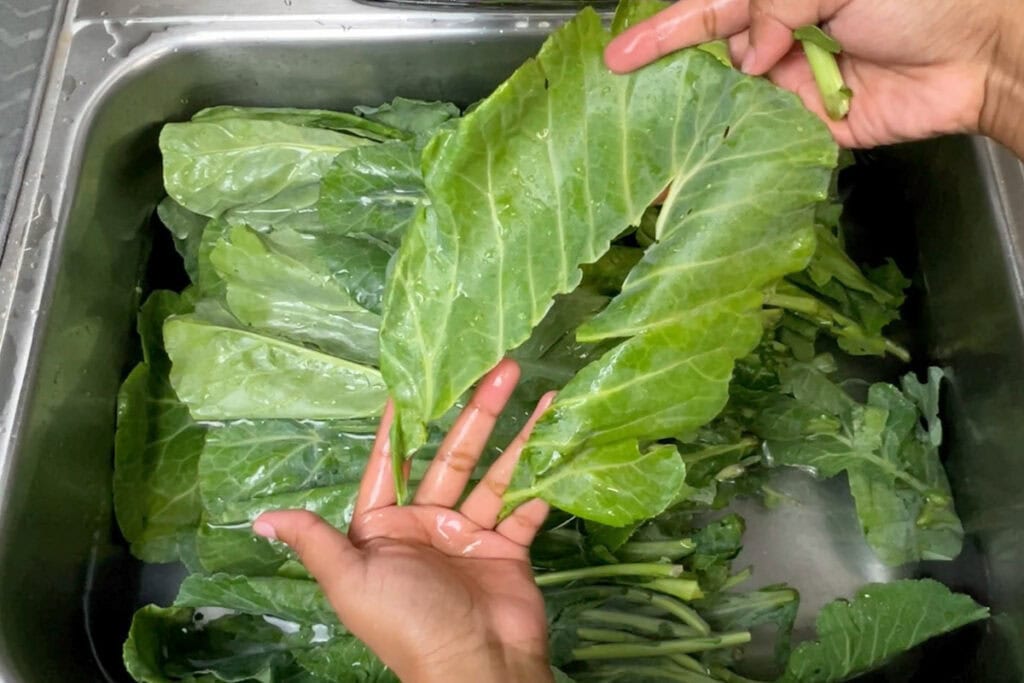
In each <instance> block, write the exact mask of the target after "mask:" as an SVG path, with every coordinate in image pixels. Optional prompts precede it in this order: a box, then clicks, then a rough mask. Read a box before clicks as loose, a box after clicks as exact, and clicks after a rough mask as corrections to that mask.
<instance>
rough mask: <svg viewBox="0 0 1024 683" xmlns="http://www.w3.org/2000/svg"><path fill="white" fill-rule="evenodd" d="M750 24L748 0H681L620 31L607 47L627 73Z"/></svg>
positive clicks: (613, 64)
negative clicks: (669, 54)
mask: <svg viewBox="0 0 1024 683" xmlns="http://www.w3.org/2000/svg"><path fill="white" fill-rule="evenodd" d="M749 25H750V10H749V2H748V0H680V1H679V2H677V3H676V4H674V5H672V6H671V7H669V8H667V9H665V10H663V11H661V12H659V13H658V14H656V15H655V16H653V17H651V18H650V19H648V20H646V21H642V22H640V23H639V24H637V25H636V26H633V27H631V28H629V29H628V30H626V31H623V32H622V33H621V34H619V35H618V36H617V37H616V38H615V39H614V40H612V42H611V43H609V44H608V47H607V48H606V49H605V53H604V61H605V64H606V65H607V66H608V68H609V69H611V70H612V71H614V72H615V73H627V72H630V71H633V70H635V69H639V68H640V67H642V66H644V65H646V64H650V63H651V62H653V61H654V60H656V59H658V58H659V57H663V56H664V55H667V54H668V53H670V52H675V51H676V50H679V49H681V48H684V47H689V46H691V45H696V44H698V43H705V42H707V41H709V40H716V39H718V38H728V37H729V36H731V35H733V34H734V33H737V32H739V31H742V30H743V29H745V28H747V26H749Z"/></svg>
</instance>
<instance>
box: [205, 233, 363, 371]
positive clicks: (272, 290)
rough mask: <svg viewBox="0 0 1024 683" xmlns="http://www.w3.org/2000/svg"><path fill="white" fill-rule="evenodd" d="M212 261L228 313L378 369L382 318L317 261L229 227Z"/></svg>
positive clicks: (289, 337)
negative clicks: (320, 269)
mask: <svg viewBox="0 0 1024 683" xmlns="http://www.w3.org/2000/svg"><path fill="white" fill-rule="evenodd" d="M299 239H301V237H299ZM209 258H210V262H211V264H212V265H213V267H214V268H215V269H216V271H217V273H218V275H219V276H220V278H221V279H222V280H223V282H224V286H225V289H226V294H225V300H226V303H227V307H228V309H229V310H230V311H231V312H232V313H233V314H234V315H235V317H236V318H238V320H239V321H241V322H242V323H243V324H245V325H247V326H249V327H251V328H253V329H255V330H256V331H259V332H265V333H269V334H273V335H275V336H278V337H282V338H284V339H289V340H292V341H296V342H306V343H310V344H313V345H315V346H317V347H318V348H320V349H321V350H323V351H325V352H327V353H330V354H332V355H336V356H340V357H342V358H347V359H349V360H353V361H356V362H359V363H367V364H371V365H373V364H376V362H377V358H378V355H379V352H378V341H377V337H378V332H379V329H380V317H379V316H378V315H377V314H376V313H371V312H370V311H368V310H366V309H365V308H363V307H362V306H361V305H359V303H358V302H356V300H355V299H354V298H353V297H352V296H351V295H350V294H349V292H348V291H347V290H346V289H345V288H344V287H342V285H341V284H340V283H338V282H337V281H336V280H335V279H334V278H332V277H331V276H330V274H325V273H322V272H317V271H316V270H314V268H315V266H316V262H315V261H309V260H303V261H299V260H296V259H292V258H290V257H289V256H288V255H286V254H285V253H283V252H282V250H280V249H278V248H275V245H274V243H273V242H271V241H269V240H266V239H264V238H262V237H261V236H260V235H259V234H257V233H256V232H254V231H252V230H250V229H249V228H246V227H243V226H236V227H234V228H231V230H230V231H229V232H228V234H227V235H225V236H224V237H223V238H222V239H220V240H219V241H218V242H217V244H216V245H215V246H214V248H213V250H212V251H211V252H210V256H209Z"/></svg>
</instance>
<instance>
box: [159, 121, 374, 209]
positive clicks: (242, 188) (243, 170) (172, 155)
mask: <svg viewBox="0 0 1024 683" xmlns="http://www.w3.org/2000/svg"><path fill="white" fill-rule="evenodd" d="M364 144H375V143H373V142H371V141H369V140H366V139H365V138H360V137H355V136H352V135H347V134H345V133H338V132H335V131H332V130H324V129H320V128H306V127H302V126H294V125H291V124H289V123H282V122H280V121H261V120H248V119H235V118H229V119H220V120H214V121H210V122H203V121H199V122H191V123H170V124H167V125H165V126H164V127H163V129H162V130H161V132H160V150H161V152H162V153H163V157H164V186H165V187H166V188H167V193H168V194H169V195H170V196H171V197H173V198H174V200H175V201H177V202H178V203H179V204H181V205H182V206H184V207H185V208H187V209H188V210H190V211H193V212H195V213H199V214H202V215H204V216H209V217H211V218H219V217H223V218H225V219H226V220H228V221H229V222H233V223H246V224H248V225H251V226H252V227H255V228H259V229H266V228H269V227H271V226H290V227H303V226H306V225H308V224H310V223H314V224H315V223H318V222H319V218H318V217H317V213H316V200H317V197H318V196H319V194H320V179H321V178H322V177H323V175H324V173H326V172H327V169H328V168H330V166H331V162H332V161H334V157H336V156H337V155H338V154H339V153H340V152H343V151H345V150H346V149H350V148H352V147H356V146H359V145H364Z"/></svg>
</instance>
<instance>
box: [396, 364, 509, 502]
mask: <svg viewBox="0 0 1024 683" xmlns="http://www.w3.org/2000/svg"><path fill="white" fill-rule="evenodd" d="M518 381H519V365H517V364H516V362H515V361H513V360H507V359H506V360H503V361H501V362H500V363H498V366H497V367H496V368H494V369H493V370H491V371H490V372H489V373H487V376H486V377H484V379H483V380H482V381H481V382H480V386H479V387H478V388H477V390H476V391H475V392H474V393H473V398H472V399H470V401H469V405H468V406H466V408H465V410H463V411H462V414H460V415H459V418H458V419H457V420H456V421H455V426H454V427H452V430H451V431H450V432H448V435H447V436H446V437H445V439H444V441H443V442H441V447H440V448H439V449H438V451H437V455H436V456H434V460H433V462H431V463H430V467H428V468H427V473H426V474H425V475H424V476H423V481H422V483H421V484H420V486H419V488H418V489H417V490H416V495H415V497H414V498H413V502H414V503H416V504H417V505H441V506H444V507H449V506H452V505H455V503H456V502H457V501H458V499H459V496H461V495H462V491H463V489H465V488H466V484H467V483H468V482H469V478H470V476H471V475H472V474H473V468H474V467H476V463H477V462H478V461H479V460H480V455H481V454H482V453H483V450H484V446H485V445H487V439H489V438H490V436H491V431H492V430H493V429H494V423H495V422H497V420H498V415H500V414H501V411H502V410H504V408H505V404H506V403H508V399H509V397H510V396H511V395H512V391H513V390H514V389H515V387H516V382H518Z"/></svg>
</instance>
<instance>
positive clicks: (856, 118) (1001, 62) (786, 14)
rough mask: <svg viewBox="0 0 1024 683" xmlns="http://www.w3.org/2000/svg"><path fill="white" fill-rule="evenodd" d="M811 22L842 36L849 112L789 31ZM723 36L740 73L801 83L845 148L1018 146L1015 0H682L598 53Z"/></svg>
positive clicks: (613, 62)
mask: <svg viewBox="0 0 1024 683" xmlns="http://www.w3.org/2000/svg"><path fill="white" fill-rule="evenodd" d="M808 24H819V25H821V26H822V27H823V29H824V30H825V31H826V32H827V33H829V34H830V35H832V36H833V37H834V38H835V39H836V40H838V41H839V43H840V44H841V45H842V46H843V50H844V52H843V54H842V55H841V56H840V59H839V62H840V68H841V70H842V73H843V76H844V79H845V81H846V83H847V85H848V86H849V87H850V88H851V89H852V90H853V93H854V97H853V103H852V106H851V110H850V114H849V116H848V117H847V118H846V119H845V120H843V121H839V122H835V121H831V120H828V119H827V117H825V116H824V107H823V105H822V101H821V96H820V94H819V93H818V90H817V87H816V85H815V83H814V79H813V77H812V75H811V71H810V67H809V66H808V64H807V61H806V59H805V58H804V57H803V54H802V52H801V50H800V49H799V46H798V45H797V44H795V43H794V40H793V30H794V29H796V28H799V27H801V26H806V25H808ZM719 38H727V39H729V45H730V50H731V52H732V56H733V59H734V61H735V62H736V63H737V64H740V65H741V68H742V69H743V71H745V72H746V73H749V74H754V75H766V76H767V77H768V78H770V79H771V80H773V81H774V82H775V83H777V84H778V85H779V86H781V87H783V88H786V89H789V90H792V91H793V92H795V93H797V94H798V95H799V96H800V97H801V99H803V101H804V103H805V104H806V105H807V106H808V107H809V108H810V109H811V110H813V111H815V112H816V113H819V114H820V115H821V116H822V118H824V119H825V120H826V121H827V123H828V125H829V127H830V128H831V130H832V133H833V135H834V136H835V138H836V140H837V141H838V142H839V143H840V144H841V145H843V146H847V147H872V146H875V145H881V144H888V143H893V142H899V141H903V140H913V139H919V138H925V137H930V136H933V135H939V134H944V133H974V132H981V133H984V134H987V135H991V136H993V137H995V138H997V139H999V140H1000V141H1001V142H1003V143H1005V144H1007V145H1010V146H1011V147H1013V148H1014V149H1015V150H1016V151H1017V152H1018V153H1019V154H1020V153H1024V126H1022V125H1021V124H1020V122H1019V117H1018V116H1017V114H1016V112H1019V111H1020V107H1021V106H1022V105H1024V18H1022V13H1021V12H1020V6H1019V2H1017V1H1016V0H966V1H965V0H934V1H933V2H906V1H905V0H681V1H680V2H677V3H676V4H675V5H673V6H672V7H669V8H668V9H666V10H664V11H663V12H661V13H660V14H658V15H657V16H655V17H653V18H651V19H649V20H647V21H645V22H643V23H641V24H638V25H636V26H634V27H632V28H631V29H629V30H628V31H626V32H624V33H623V34H622V35H620V36H618V37H617V38H616V39H615V40H613V41H612V43H611V44H610V45H609V46H608V49H607V51H606V53H605V60H606V62H607V64H608V66H609V68H611V69H612V70H613V71H617V72H627V71H631V70H633V69H637V68H639V67H641V66H643V65H644V64H647V63H649V62H652V61H654V60H655V59H657V58H658V57H660V56H662V55H665V54H667V53H669V52H672V51H674V50H678V49H680V48H683V47H688V46H691V45H695V44H697V43H702V42H706V41H709V40H713V39H719Z"/></svg>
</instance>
